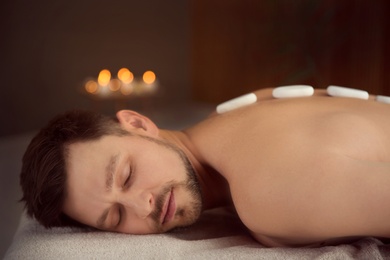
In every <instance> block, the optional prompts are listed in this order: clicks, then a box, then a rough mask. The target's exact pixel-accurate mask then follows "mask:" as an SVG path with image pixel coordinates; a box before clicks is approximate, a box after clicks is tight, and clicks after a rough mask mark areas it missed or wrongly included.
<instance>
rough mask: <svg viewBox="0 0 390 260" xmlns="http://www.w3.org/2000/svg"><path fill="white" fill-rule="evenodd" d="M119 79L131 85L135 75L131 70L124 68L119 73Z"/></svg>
mask: <svg viewBox="0 0 390 260" xmlns="http://www.w3.org/2000/svg"><path fill="white" fill-rule="evenodd" d="M118 79H120V80H121V81H122V82H123V83H125V84H129V83H131V82H132V81H133V79H134V75H133V73H131V71H130V70H128V69H126V68H122V69H120V70H119V71H118Z"/></svg>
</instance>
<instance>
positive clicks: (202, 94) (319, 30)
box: [191, 0, 390, 103]
mask: <svg viewBox="0 0 390 260" xmlns="http://www.w3.org/2000/svg"><path fill="white" fill-rule="evenodd" d="M389 3H390V2H389V1H387V0H373V1H366V0H342V1H340V0H294V1H292V0H261V1H260V0H259V1H256V0H240V1H237V0H226V1H222V0H208V1H194V5H193V6H192V9H191V11H192V13H193V14H194V15H193V17H194V18H193V23H192V26H193V27H192V31H193V38H192V39H193V44H192V47H193V52H192V53H193V56H192V59H191V60H192V63H193V66H192V75H193V78H192V82H193V84H194V86H196V88H194V89H193V94H194V98H196V99H197V100H202V101H208V102H214V103H218V102H222V101H224V100H228V99H230V98H233V97H235V96H238V95H242V94H244V93H248V92H251V91H253V90H255V89H259V88H266V87H277V86H282V85H290V84H310V85H312V86H314V87H316V88H326V87H327V86H328V85H340V86H345V87H350V88H358V89H364V90H367V91H369V92H370V93H372V94H382V95H390V73H389V70H390V10H389V9H390V4H389Z"/></svg>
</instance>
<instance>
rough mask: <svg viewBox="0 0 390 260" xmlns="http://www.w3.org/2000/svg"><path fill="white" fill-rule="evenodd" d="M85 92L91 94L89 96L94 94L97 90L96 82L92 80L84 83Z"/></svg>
mask: <svg viewBox="0 0 390 260" xmlns="http://www.w3.org/2000/svg"><path fill="white" fill-rule="evenodd" d="M85 90H86V91H87V92H88V93H91V94H94V93H96V92H97V90H98V84H97V82H96V81H94V80H89V81H87V83H85Z"/></svg>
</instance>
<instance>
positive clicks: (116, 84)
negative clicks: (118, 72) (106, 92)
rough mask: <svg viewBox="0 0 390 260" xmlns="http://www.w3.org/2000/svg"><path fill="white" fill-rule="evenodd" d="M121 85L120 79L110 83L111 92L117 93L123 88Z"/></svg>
mask: <svg viewBox="0 0 390 260" xmlns="http://www.w3.org/2000/svg"><path fill="white" fill-rule="evenodd" d="M121 85H122V83H121V81H120V80H119V79H113V80H111V81H110V85H109V87H110V90H111V91H117V90H119V89H120V88H121Z"/></svg>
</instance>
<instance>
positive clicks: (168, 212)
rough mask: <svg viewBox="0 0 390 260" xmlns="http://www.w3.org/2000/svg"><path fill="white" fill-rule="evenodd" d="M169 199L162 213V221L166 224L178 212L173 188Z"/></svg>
mask: <svg viewBox="0 0 390 260" xmlns="http://www.w3.org/2000/svg"><path fill="white" fill-rule="evenodd" d="M167 197H168V198H167V201H166V203H165V205H164V209H163V211H162V214H161V219H162V220H161V223H162V224H166V223H168V222H170V221H171V220H172V219H173V217H174V216H175V212H176V203H175V196H174V194H173V190H171V192H170V193H169V194H168V196H167Z"/></svg>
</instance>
